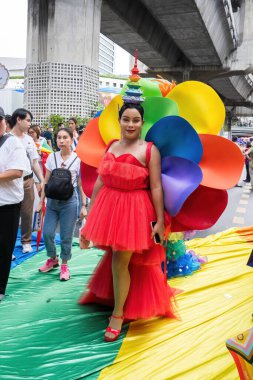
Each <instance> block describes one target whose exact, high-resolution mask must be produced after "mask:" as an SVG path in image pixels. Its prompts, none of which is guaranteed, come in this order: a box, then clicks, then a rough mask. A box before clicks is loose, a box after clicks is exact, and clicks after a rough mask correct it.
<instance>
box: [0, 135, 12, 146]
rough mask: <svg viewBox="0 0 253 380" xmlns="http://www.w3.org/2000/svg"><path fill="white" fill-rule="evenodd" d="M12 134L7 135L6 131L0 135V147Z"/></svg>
mask: <svg viewBox="0 0 253 380" xmlns="http://www.w3.org/2000/svg"><path fill="white" fill-rule="evenodd" d="M11 136H12V135H9V134H8V133H6V134H5V135H3V136H2V137H0V148H1V146H2V145H3V144H4V143H5V141H6V140H7V139H8V138H9V137H11Z"/></svg>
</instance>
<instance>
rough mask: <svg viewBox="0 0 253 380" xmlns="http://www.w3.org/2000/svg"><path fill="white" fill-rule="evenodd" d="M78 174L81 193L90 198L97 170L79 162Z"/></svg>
mask: <svg viewBox="0 0 253 380" xmlns="http://www.w3.org/2000/svg"><path fill="white" fill-rule="evenodd" d="M80 172H81V180H82V187H83V191H84V193H85V194H86V195H87V197H88V198H91V196H92V191H93V187H94V184H95V182H96V179H97V177H98V173H97V169H96V168H94V167H93V166H90V165H87V164H85V163H84V162H81V166H80Z"/></svg>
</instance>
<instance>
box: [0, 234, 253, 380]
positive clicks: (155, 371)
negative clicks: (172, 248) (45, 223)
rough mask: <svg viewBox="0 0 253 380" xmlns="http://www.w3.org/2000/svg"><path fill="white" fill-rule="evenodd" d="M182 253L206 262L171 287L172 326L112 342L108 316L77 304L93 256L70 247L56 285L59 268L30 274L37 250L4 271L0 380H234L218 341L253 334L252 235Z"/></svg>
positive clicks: (198, 244) (136, 325) (140, 327)
mask: <svg viewBox="0 0 253 380" xmlns="http://www.w3.org/2000/svg"><path fill="white" fill-rule="evenodd" d="M188 248H189V249H194V251H195V252H196V253H197V254H199V255H200V256H205V255H206V256H208V264H207V265H205V266H204V267H203V268H202V269H201V270H200V271H197V272H195V273H194V275H193V276H189V277H179V278H175V279H172V280H171V281H170V285H171V286H173V287H175V288H178V289H182V290H183V292H182V293H180V294H179V295H178V296H177V297H176V301H177V306H178V311H179V314H180V319H179V320H170V319H166V318H154V319H151V320H140V321H137V322H133V323H130V324H129V325H126V326H124V328H123V333H122V334H121V336H120V339H119V340H118V341H116V342H115V343H105V342H104V341H103V334H104V331H105V328H106V326H107V323H108V316H109V315H110V313H111V311H110V309H108V308H105V307H101V306H96V305H85V306H79V305H77V303H76V302H77V299H78V296H79V295H80V293H81V292H82V290H83V287H84V283H85V282H87V280H88V278H89V276H90V274H91V273H92V272H93V269H94V266H95V265H96V263H97V261H98V260H99V258H100V256H101V254H102V253H101V251H98V250H96V249H93V250H90V251H80V249H79V247H78V244H77V242H75V243H74V246H73V258H72V260H71V264H70V268H71V280H70V281H68V282H64V283H62V282H60V281H59V270H58V269H57V270H55V271H53V272H50V273H47V274H42V273H38V271H37V270H38V268H39V266H40V265H41V264H42V263H44V261H45V259H46V255H45V251H42V252H40V253H39V254H37V255H35V256H34V257H32V258H31V259H29V260H27V261H26V262H25V263H22V265H20V266H18V267H17V268H15V269H14V270H12V271H11V278H10V283H9V285H8V288H7V297H6V300H4V301H3V302H2V304H1V306H0V313H1V330H0V341H1V345H0V357H1V360H0V374H1V376H0V377H1V380H2V379H3V380H7V379H12V380H18V379H27V378H31V379H34V378H36V380H42V379H43V380H44V379H50V378H52V379H54V380H58V379H59V380H77V379H84V378H85V379H88V380H91V379H92V380H93V379H99V380H101V379H106V380H117V379H124V380H132V379H135V380H144V379H145V380H149V379H150V380H151V379H152V380H153V379H155V380H165V379H166V380H175V379H177V380H186V379H187V380H236V379H238V378H239V377H238V372H237V369H236V366H235V364H234V361H233V359H232V357H231V355H230V354H229V351H228V350H227V348H226V341H227V340H228V339H229V338H231V337H235V336H238V335H239V334H240V333H241V332H242V331H246V330H248V329H250V328H251V326H252V319H251V314H252V311H253V304H252V294H251V289H252V280H253V271H252V268H250V267H249V266H247V265H246V263H247V261H248V257H249V255H250V253H251V251H252V248H253V227H251V228H244V229H235V228H232V229H229V230H227V231H224V232H221V233H218V234H215V235H211V236H208V237H207V238H204V239H193V240H191V241H190V242H189V243H188Z"/></svg>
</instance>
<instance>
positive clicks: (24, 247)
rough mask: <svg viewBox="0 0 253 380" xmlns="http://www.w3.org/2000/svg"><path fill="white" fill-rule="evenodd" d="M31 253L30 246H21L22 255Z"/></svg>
mask: <svg viewBox="0 0 253 380" xmlns="http://www.w3.org/2000/svg"><path fill="white" fill-rule="evenodd" d="M32 251H33V249H32V246H31V244H23V253H30V252H32Z"/></svg>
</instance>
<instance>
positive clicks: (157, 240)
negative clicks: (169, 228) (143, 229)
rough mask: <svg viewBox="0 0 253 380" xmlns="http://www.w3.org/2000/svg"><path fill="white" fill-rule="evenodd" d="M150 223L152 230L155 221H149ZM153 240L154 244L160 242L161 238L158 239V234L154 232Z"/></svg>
mask: <svg viewBox="0 0 253 380" xmlns="http://www.w3.org/2000/svg"><path fill="white" fill-rule="evenodd" d="M150 224H151V228H152V230H153V229H154V227H155V225H156V222H151V223H150ZM154 242H155V244H161V239H160V236H159V235H158V233H156V234H155V236H154Z"/></svg>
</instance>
